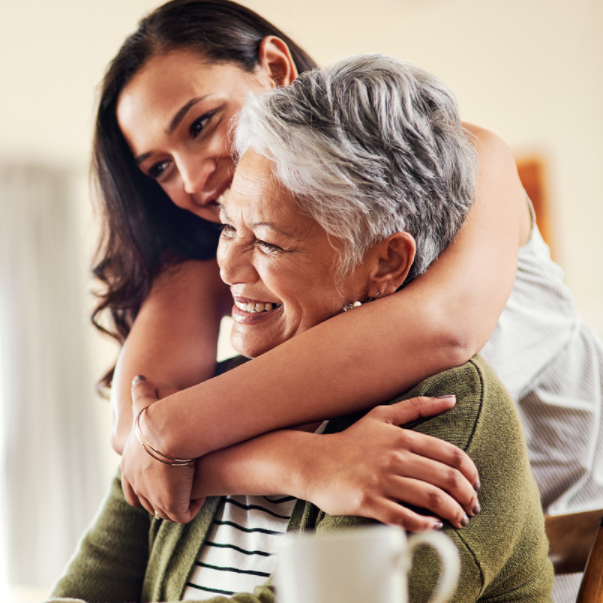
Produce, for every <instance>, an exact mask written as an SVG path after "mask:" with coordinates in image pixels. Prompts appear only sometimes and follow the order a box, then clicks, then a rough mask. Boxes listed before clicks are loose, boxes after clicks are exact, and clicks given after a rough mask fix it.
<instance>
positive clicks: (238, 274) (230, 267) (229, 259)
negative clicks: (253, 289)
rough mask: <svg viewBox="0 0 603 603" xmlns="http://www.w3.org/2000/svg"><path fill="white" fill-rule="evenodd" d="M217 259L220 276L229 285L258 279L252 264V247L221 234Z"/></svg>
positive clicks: (252, 281) (247, 282) (248, 282)
mask: <svg viewBox="0 0 603 603" xmlns="http://www.w3.org/2000/svg"><path fill="white" fill-rule="evenodd" d="M217 259H218V266H219V267H220V278H221V279H222V280H223V281H224V282H225V283H226V284H227V285H229V286H232V285H240V284H250V283H254V282H256V281H257V280H258V279H259V275H258V273H257V271H256V269H255V267H254V265H253V248H249V246H245V245H243V244H242V243H239V242H237V241H236V240H228V239H225V238H224V236H222V237H221V238H220V243H219V244H218V253H217Z"/></svg>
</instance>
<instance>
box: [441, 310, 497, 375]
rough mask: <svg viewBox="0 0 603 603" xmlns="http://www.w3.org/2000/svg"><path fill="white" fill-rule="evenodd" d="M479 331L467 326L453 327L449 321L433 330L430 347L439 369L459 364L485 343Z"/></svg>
mask: <svg viewBox="0 0 603 603" xmlns="http://www.w3.org/2000/svg"><path fill="white" fill-rule="evenodd" d="M482 339H483V338H482V337H481V336H480V333H478V332H477V331H476V330H473V329H469V328H464V327H460V328H455V327H454V326H452V325H451V323H450V322H448V321H447V322H446V324H445V325H442V324H440V325H439V328H437V327H436V329H435V330H434V331H433V341H432V349H433V350H434V351H435V355H436V357H437V361H436V362H437V364H439V366H440V368H441V370H445V369H449V368H454V367H456V366H461V365H463V364H465V362H468V361H469V360H470V359H471V358H472V357H473V356H475V354H477V353H478V352H479V351H480V350H481V349H482V347H483V346H484V345H485V343H486V342H485V341H482Z"/></svg>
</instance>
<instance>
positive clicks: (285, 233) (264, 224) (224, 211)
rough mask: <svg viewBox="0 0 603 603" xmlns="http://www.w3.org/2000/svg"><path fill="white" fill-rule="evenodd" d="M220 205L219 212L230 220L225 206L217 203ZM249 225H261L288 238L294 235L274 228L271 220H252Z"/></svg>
mask: <svg viewBox="0 0 603 603" xmlns="http://www.w3.org/2000/svg"><path fill="white" fill-rule="evenodd" d="M218 205H219V206H220V212H221V214H222V215H223V216H224V218H225V219H226V220H228V221H231V220H230V217H229V216H228V214H227V213H226V208H225V207H224V205H222V204H218ZM250 226H251V227H252V228H259V227H261V226H263V227H264V228H270V229H271V230H274V232H278V233H279V234H282V235H283V236H285V237H287V238H289V239H293V238H294V235H292V234H291V233H289V232H285V231H284V230H281V229H280V228H276V227H275V226H274V224H272V223H271V222H252V223H251V224H250Z"/></svg>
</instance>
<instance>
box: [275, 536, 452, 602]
mask: <svg viewBox="0 0 603 603" xmlns="http://www.w3.org/2000/svg"><path fill="white" fill-rule="evenodd" d="M420 545H428V546H431V547H433V548H434V549H435V550H436V551H437V552H438V554H439V556H440V558H441V559H442V567H443V570H442V575H441V576H440V577H439V579H438V580H437V584H435V577H434V585H433V586H434V595H433V597H432V599H431V600H430V603H445V601H448V600H449V599H450V598H451V597H452V595H453V594H454V591H455V589H456V583H457V580H458V575H459V570H460V561H459V556H458V551H457V550H456V547H455V545H454V544H453V543H452V540H450V538H448V537H447V536H446V535H444V534H441V533H438V532H429V533H425V534H415V535H413V536H410V537H409V538H407V537H406V533H405V532H404V530H402V529H401V528H396V527H391V526H383V525H379V526H366V527H364V526H363V527H360V528H351V529H347V530H342V531H341V532H332V533H329V534H320V535H315V534H311V533H308V534H286V535H285V536H283V538H282V539H281V540H280V542H279V547H278V550H277V567H276V572H275V575H274V577H275V586H276V588H277V599H278V601H279V603H407V601H408V581H407V573H408V570H409V569H410V566H411V558H412V555H413V552H414V551H415V549H416V548H417V547H418V546H420Z"/></svg>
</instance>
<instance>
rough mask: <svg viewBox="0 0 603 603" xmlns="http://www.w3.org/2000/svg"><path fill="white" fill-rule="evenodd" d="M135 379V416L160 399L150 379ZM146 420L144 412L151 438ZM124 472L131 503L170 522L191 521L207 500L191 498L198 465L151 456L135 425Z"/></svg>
mask: <svg viewBox="0 0 603 603" xmlns="http://www.w3.org/2000/svg"><path fill="white" fill-rule="evenodd" d="M136 381H137V380H136V379H135V380H134V382H133V386H132V412H133V416H134V417H137V416H138V414H139V413H140V411H141V410H143V409H144V408H145V407H148V406H150V405H151V404H153V403H154V402H157V399H158V398H157V391H156V390H155V387H154V386H153V384H152V383H151V382H150V381H147V380H146V379H143V380H140V381H138V382H136ZM145 414H146V413H145ZM143 419H144V415H143V416H142V417H141V421H140V423H141V428H142V431H143V434H145V437H147V439H150V436H149V432H148V431H147V430H145V428H144V420H143ZM121 472H122V488H123V491H124V496H125V497H126V500H127V501H128V503H129V504H131V505H132V506H139V505H142V506H143V507H144V508H145V509H146V510H147V511H148V512H149V513H151V515H154V514H155V512H157V514H158V515H161V516H162V517H167V518H168V519H170V520H171V521H175V522H178V523H188V522H189V521H191V520H192V519H193V518H194V517H195V515H197V513H198V512H199V509H200V508H201V505H202V504H203V502H204V499H197V500H191V489H192V485H193V478H194V475H195V466H194V465H187V466H183V467H173V466H170V465H166V464H164V463H161V462H160V461H157V460H156V459H154V458H153V457H151V456H150V455H149V454H148V453H147V452H146V451H145V450H144V448H143V447H142V446H141V445H140V443H139V442H138V439H137V437H136V432H135V426H134V424H132V429H131V430H130V435H129V436H128V440H127V442H126V446H125V448H124V452H123V456H122V459H121Z"/></svg>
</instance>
